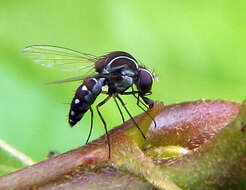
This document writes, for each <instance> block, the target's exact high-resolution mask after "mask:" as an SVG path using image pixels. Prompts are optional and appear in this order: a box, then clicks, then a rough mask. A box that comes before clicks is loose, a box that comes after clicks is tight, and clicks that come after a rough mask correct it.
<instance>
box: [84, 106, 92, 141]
mask: <svg viewBox="0 0 246 190" xmlns="http://www.w3.org/2000/svg"><path fill="white" fill-rule="evenodd" d="M90 112H91V127H90V131H89V135H88V137H87V140H86V143H85V144H88V142H89V140H90V137H91V132H92V128H93V110H92V108H91V107H90Z"/></svg>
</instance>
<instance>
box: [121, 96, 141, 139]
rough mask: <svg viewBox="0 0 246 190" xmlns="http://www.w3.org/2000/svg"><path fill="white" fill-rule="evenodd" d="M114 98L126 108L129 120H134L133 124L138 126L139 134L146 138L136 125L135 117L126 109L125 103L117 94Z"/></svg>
mask: <svg viewBox="0 0 246 190" xmlns="http://www.w3.org/2000/svg"><path fill="white" fill-rule="evenodd" d="M116 98H117V99H118V100H119V101H120V103H121V105H122V106H123V108H124V109H125V110H126V112H127V114H128V115H129V117H130V118H131V120H132V121H133V122H134V124H135V125H136V127H137V128H138V130H139V131H140V133H141V135H142V136H143V138H144V139H146V137H145V135H144V133H143V131H142V130H141V128H140V127H139V126H138V124H137V122H136V121H135V119H134V118H133V117H132V115H131V113H130V112H129V111H128V109H127V107H126V105H125V103H124V102H123V100H122V99H121V98H120V97H119V96H118V95H117V96H116Z"/></svg>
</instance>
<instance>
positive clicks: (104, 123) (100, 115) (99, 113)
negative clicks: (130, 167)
mask: <svg viewBox="0 0 246 190" xmlns="http://www.w3.org/2000/svg"><path fill="white" fill-rule="evenodd" d="M110 98H111V96H107V97H106V98H105V99H104V100H103V101H101V102H100V103H99V104H97V106H96V109H97V113H98V115H99V117H100V119H101V121H102V122H103V126H104V130H105V132H106V138H107V143H108V158H109V159H110V152H111V148H110V139H109V135H108V129H107V124H106V122H105V120H104V119H103V116H102V114H101V112H100V111H99V108H100V107H101V106H102V105H103V104H105V103H106V102H107V101H108V100H109V99H110Z"/></svg>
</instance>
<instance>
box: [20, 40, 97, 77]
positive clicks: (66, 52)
mask: <svg viewBox="0 0 246 190" xmlns="http://www.w3.org/2000/svg"><path fill="white" fill-rule="evenodd" d="M22 53H23V54H24V55H25V56H27V57H29V58H30V59H32V60H33V61H34V62H35V63H38V64H41V65H43V66H46V67H52V68H56V69H59V70H62V71H83V72H87V71H89V70H90V71H92V70H93V69H94V63H95V62H96V61H97V60H98V59H99V58H98V57H96V56H94V55H90V54H87V53H83V52H79V51H75V50H72V49H68V48H63V47H58V46H50V45H32V46H28V47H26V48H24V49H23V51H22Z"/></svg>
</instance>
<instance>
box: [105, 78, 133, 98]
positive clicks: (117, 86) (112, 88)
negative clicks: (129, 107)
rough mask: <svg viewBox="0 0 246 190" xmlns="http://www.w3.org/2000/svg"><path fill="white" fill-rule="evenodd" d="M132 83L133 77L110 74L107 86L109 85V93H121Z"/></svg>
mask: <svg viewBox="0 0 246 190" xmlns="http://www.w3.org/2000/svg"><path fill="white" fill-rule="evenodd" d="M132 85H133V78H132V77H130V76H127V75H122V74H112V75H111V77H110V79H109V82H108V86H109V90H108V91H109V93H110V94H114V93H122V92H124V91H126V90H127V89H128V88H129V87H131V86H132Z"/></svg>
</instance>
